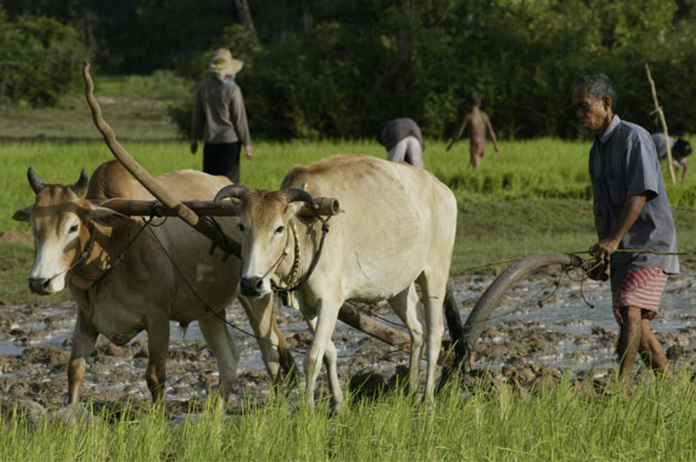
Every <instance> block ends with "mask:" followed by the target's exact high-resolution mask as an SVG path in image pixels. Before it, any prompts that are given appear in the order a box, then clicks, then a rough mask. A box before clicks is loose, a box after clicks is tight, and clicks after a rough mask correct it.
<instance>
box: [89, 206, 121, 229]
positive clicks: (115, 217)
mask: <svg viewBox="0 0 696 462" xmlns="http://www.w3.org/2000/svg"><path fill="white" fill-rule="evenodd" d="M85 219H86V221H87V222H92V223H97V224H100V225H104V226H109V227H111V228H117V227H120V226H127V225H129V224H131V223H133V219H132V218H131V217H129V216H128V215H124V214H122V213H118V212H116V211H115V210H111V209H109V208H106V207H94V208H91V209H89V210H88V211H87V214H86V216H85Z"/></svg>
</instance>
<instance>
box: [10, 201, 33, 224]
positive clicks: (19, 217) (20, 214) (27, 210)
mask: <svg viewBox="0 0 696 462" xmlns="http://www.w3.org/2000/svg"><path fill="white" fill-rule="evenodd" d="M32 207H33V205H30V206H29V207H24V208H23V209H19V210H17V211H16V212H15V213H14V215H12V219H13V220H15V221H27V222H28V221H29V217H31V209H32Z"/></svg>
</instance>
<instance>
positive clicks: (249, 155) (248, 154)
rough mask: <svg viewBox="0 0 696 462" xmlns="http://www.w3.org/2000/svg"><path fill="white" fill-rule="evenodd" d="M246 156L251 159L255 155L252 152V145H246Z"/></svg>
mask: <svg viewBox="0 0 696 462" xmlns="http://www.w3.org/2000/svg"><path fill="white" fill-rule="evenodd" d="M244 154H245V155H246V158H247V159H251V157H252V156H253V153H252V152H251V144H245V145H244Z"/></svg>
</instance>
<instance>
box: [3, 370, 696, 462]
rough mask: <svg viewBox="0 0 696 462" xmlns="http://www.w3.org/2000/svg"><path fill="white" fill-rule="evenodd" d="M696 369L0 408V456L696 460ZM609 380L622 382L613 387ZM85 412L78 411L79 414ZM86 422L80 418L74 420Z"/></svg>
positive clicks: (61, 458) (66, 458)
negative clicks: (410, 389)
mask: <svg viewBox="0 0 696 462" xmlns="http://www.w3.org/2000/svg"><path fill="white" fill-rule="evenodd" d="M691 372H692V371H688V370H684V371H679V372H678V373H677V374H676V376H675V377H674V378H671V379H665V380H656V379H655V378H652V377H647V376H646V377H644V378H643V383H642V384H640V385H639V386H638V387H636V388H635V390H634V391H633V392H632V394H631V396H630V398H626V397H624V395H623V394H622V393H619V392H617V391H614V392H611V391H609V390H607V392H606V393H604V394H601V393H596V392H594V391H593V390H592V385H591V383H589V382H587V383H584V384H583V385H581V386H574V384H573V383H572V381H571V380H569V379H568V378H564V379H563V381H562V383H560V384H559V385H557V386H552V387H548V388H541V389H537V390H536V391H535V392H533V393H524V394H523V393H520V392H517V391H514V390H512V389H511V388H510V387H507V386H503V387H502V388H501V389H500V390H499V391H488V392H487V391H484V389H483V387H482V386H478V387H477V388H475V389H474V390H475V392H474V393H473V394H472V395H471V396H469V397H467V398H465V397H464V396H463V394H462V393H461V392H459V391H455V390H452V389H451V390H447V391H446V392H445V393H443V394H441V395H440V396H439V398H438V402H437V404H436V406H435V407H434V409H432V410H431V411H429V410H427V409H424V408H422V407H419V406H416V405H414V404H413V403H412V397H410V396H407V395H403V394H398V393H394V394H389V395H387V396H385V397H382V398H380V399H378V400H376V401H357V402H350V401H349V404H348V405H347V407H346V409H345V410H344V411H343V412H341V413H338V414H334V413H331V412H330V411H329V409H328V406H327V405H325V404H326V403H324V405H320V406H319V408H318V409H317V410H316V411H315V412H309V411H308V410H307V408H306V406H304V405H303V404H302V403H300V406H299V407H298V408H297V409H291V408H294V406H291V405H289V404H288V402H287V400H285V399H281V398H279V397H271V399H270V400H269V402H268V403H266V404H265V405H264V406H260V407H254V406H246V407H243V410H242V412H241V415H239V416H235V417H234V418H225V415H224V414H223V413H222V412H220V411H219V409H218V408H216V407H215V406H214V405H213V404H212V403H210V402H208V403H207V404H206V405H205V406H204V409H203V412H202V413H196V411H195V410H192V412H191V413H190V414H189V415H188V416H187V418H186V420H185V421H183V422H180V423H172V422H170V421H169V420H168V416H167V415H166V413H165V412H162V410H161V409H158V408H156V409H154V410H147V409H134V408H132V407H128V406H125V408H124V409H119V410H118V411H117V412H114V413H111V412H109V411H108V410H105V411H103V412H102V413H101V414H97V416H95V417H91V416H90V417H89V420H88V421H83V423H81V424H80V423H75V422H73V423H65V422H63V421H61V420H58V419H55V420H50V419H48V418H46V419H44V420H43V421H38V422H35V423H32V422H30V421H29V420H28V419H27V418H25V417H23V416H22V415H21V414H17V413H7V412H6V413H1V414H0V459H1V460H13V461H25V460H26V461H33V460H53V461H73V460H132V461H141V460H147V461H160V460H162V461H164V460H167V461H188V460H208V461H218V460H260V461H263V460H276V461H285V460H326V461H334V460H336V461H342V460H394V461H401V460H422V461H431V460H438V461H439V460H443V461H450V460H457V461H458V460H490V461H497V460H505V461H507V460H544V461H557V460H559V461H565V460H644V461H653V460H655V461H658V460H693V459H694V458H696V438H695V437H694V431H693V430H694V428H696V394H695V393H694V391H695V390H696V388H695V386H694V383H693V382H692V381H691V380H690V373H691ZM610 389H614V390H616V388H615V387H610ZM78 416H79V414H78ZM76 422H79V420H76Z"/></svg>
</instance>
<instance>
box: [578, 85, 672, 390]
mask: <svg viewBox="0 0 696 462" xmlns="http://www.w3.org/2000/svg"><path fill="white" fill-rule="evenodd" d="M573 109H574V110H575V115H576V117H577V118H578V120H579V121H580V123H581V124H582V125H583V126H584V127H585V128H587V129H588V130H590V131H591V132H592V133H594V135H595V138H594V144H593V145H592V149H591V150H590V162H589V167H590V179H591V181H592V190H593V192H594V216H595V228H596V231H597V237H598V239H599V242H597V243H596V244H595V245H593V246H592V247H591V248H590V253H591V254H593V255H594V256H595V258H596V259H597V260H598V262H601V263H602V264H603V265H607V264H609V265H610V271H611V290H612V295H613V308H614V315H615V317H616V320H617V322H618V323H619V327H620V333H619V344H618V347H617V353H618V355H619V362H620V366H619V371H620V375H621V377H622V378H624V377H627V376H628V375H629V372H630V370H631V366H632V365H633V362H634V360H635V357H636V355H637V353H638V352H640V353H641V357H642V358H643V359H644V361H645V362H646V364H647V365H648V366H649V367H651V368H653V369H654V370H661V371H665V370H667V366H668V362H667V356H666V355H665V352H664V350H663V348H662V346H661V345H660V342H659V341H658V340H657V338H656V337H655V334H654V333H653V332H652V330H651V328H650V320H651V319H653V318H654V317H655V315H656V314H657V312H658V307H659V303H660V299H661V298H662V292H663V291H664V287H665V284H666V282H667V274H674V273H678V272H679V261H678V259H677V256H676V255H665V254H664V253H676V251H677V235H676V232H675V228H674V220H673V219H672V211H671V209H670V207H669V201H668V200H667V193H666V191H665V185H664V182H663V180H662V172H661V170H660V165H659V161H658V158H657V153H656V151H655V144H654V143H653V141H652V138H651V137H650V134H649V133H648V132H647V131H646V130H644V129H643V128H641V127H639V126H638V125H635V124H632V123H630V122H625V121H622V120H621V119H619V116H617V115H616V114H615V111H616V93H615V91H614V88H613V86H612V84H611V81H610V80H609V78H608V77H607V76H606V75H605V74H586V75H583V76H581V77H580V78H578V80H577V81H576V83H575V87H574V89H573ZM617 250H620V252H617ZM631 250H637V251H638V252H631ZM643 250H648V251H654V252H662V253H659V254H658V253H649V252H648V253H646V252H641V251H643ZM603 270H604V268H602V272H603Z"/></svg>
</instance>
